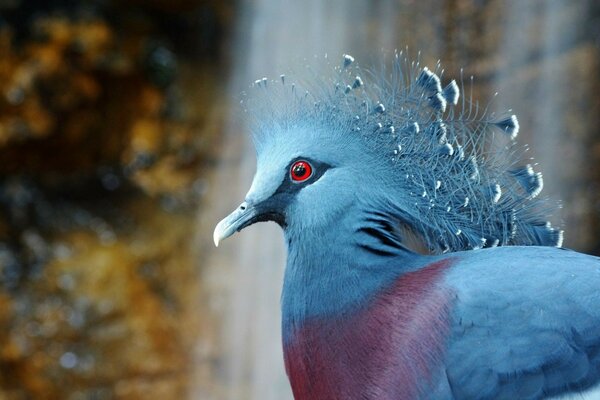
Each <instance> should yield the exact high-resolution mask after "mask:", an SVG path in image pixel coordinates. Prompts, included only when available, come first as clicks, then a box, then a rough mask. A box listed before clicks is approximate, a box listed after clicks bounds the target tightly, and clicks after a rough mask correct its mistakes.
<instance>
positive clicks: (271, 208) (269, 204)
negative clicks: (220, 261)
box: [213, 197, 286, 247]
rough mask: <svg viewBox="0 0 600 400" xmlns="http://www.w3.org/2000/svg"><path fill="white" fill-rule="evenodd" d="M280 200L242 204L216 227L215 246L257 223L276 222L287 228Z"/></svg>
mask: <svg viewBox="0 0 600 400" xmlns="http://www.w3.org/2000/svg"><path fill="white" fill-rule="evenodd" d="M278 200H280V199H278V198H277V197H274V198H273V197H272V198H270V199H268V200H266V201H262V202H258V203H256V204H254V203H252V202H249V201H245V202H243V203H242V204H240V206H239V207H238V208H237V209H236V210H235V211H234V212H232V213H231V214H229V215H228V216H227V217H225V218H223V220H222V221H221V222H219V223H218V224H217V226H216V227H215V231H214V233H213V240H214V242H215V246H217V247H219V243H221V241H222V240H224V239H227V238H228V237H229V236H231V235H233V234H234V233H235V232H239V231H241V230H242V229H244V228H245V227H247V226H250V225H252V224H254V223H256V222H264V221H274V222H276V223H277V224H279V226H281V227H285V225H286V223H285V217H284V215H283V212H282V211H280V210H281V209H282V208H281V203H280V202H279V201H278Z"/></svg>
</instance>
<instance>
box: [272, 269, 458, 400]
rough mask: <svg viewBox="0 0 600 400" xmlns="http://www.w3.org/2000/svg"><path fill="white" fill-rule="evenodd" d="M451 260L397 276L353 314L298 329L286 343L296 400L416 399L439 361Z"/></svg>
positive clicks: (447, 308)
mask: <svg viewBox="0 0 600 400" xmlns="http://www.w3.org/2000/svg"><path fill="white" fill-rule="evenodd" d="M450 263H451V261H450V260H443V261H439V262H436V263H432V264H430V265H428V266H426V267H424V268H421V269H419V270H418V271H415V272H410V273H406V274H403V275H402V276H401V277H400V278H398V279H397V280H396V281H395V282H394V283H393V284H392V285H390V286H389V287H387V288H386V289H385V290H383V291H381V292H380V293H378V294H377V295H376V296H374V297H372V298H371V300H370V301H369V302H368V304H366V305H365V306H363V307H361V308H360V310H359V311H357V312H354V313H349V315H340V316H336V317H334V318H332V317H329V318H315V319H312V320H308V321H304V322H303V323H302V324H300V326H299V327H297V328H295V330H294V331H293V332H289V335H288V337H287V339H286V341H285V345H284V353H285V363H286V370H287V373H288V377H289V379H290V382H291V385H292V390H293V392H294V397H295V399H296V400H315V399H318V400H333V399H340V400H342V399H343V400H353V399H361V400H365V399H378V400H400V399H415V398H418V397H419V396H420V393H421V391H422V390H426V388H427V387H428V386H429V385H431V384H433V382H432V371H433V370H434V368H435V367H436V365H437V364H439V363H440V362H441V359H442V357H443V355H444V348H445V343H446V338H447V336H448V331H449V321H448V316H449V311H450V303H451V299H452V294H451V292H450V291H449V290H447V289H445V288H444V287H443V285H442V282H441V278H442V275H443V271H444V270H445V269H446V268H447V267H448V266H449V265H450Z"/></svg>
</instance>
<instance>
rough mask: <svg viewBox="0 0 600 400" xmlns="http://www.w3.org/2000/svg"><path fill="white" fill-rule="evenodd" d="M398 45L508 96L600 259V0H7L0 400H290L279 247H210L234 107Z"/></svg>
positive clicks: (241, 172) (246, 153) (238, 188)
mask: <svg viewBox="0 0 600 400" xmlns="http://www.w3.org/2000/svg"><path fill="white" fill-rule="evenodd" d="M405 46H409V49H410V51H411V53H412V54H416V52H417V50H421V58H422V60H423V63H424V64H426V65H433V64H434V63H435V62H436V60H437V59H441V61H442V63H443V65H444V66H445V68H446V72H445V76H446V77H456V76H458V75H459V73H460V68H462V67H464V74H465V76H467V77H468V76H470V75H474V76H475V86H474V95H475V96H476V97H477V98H479V99H480V100H481V101H483V102H486V101H488V100H489V99H490V98H491V97H492V95H493V94H494V92H496V91H499V92H500V94H499V95H498V97H497V99H496V100H495V103H494V104H495V106H494V107H497V109H498V110H504V109H506V108H512V109H513V110H514V111H515V113H516V114H517V115H518V116H519V121H520V124H521V134H520V141H521V143H528V144H530V145H531V152H530V153H529V154H531V155H532V156H534V157H535V159H536V160H537V161H538V162H539V163H540V167H539V168H538V169H540V170H541V171H542V172H544V180H545V184H546V189H545V191H546V194H548V195H550V196H552V197H554V198H557V199H562V200H563V204H564V208H563V210H562V211H561V213H560V215H558V216H557V221H558V222H560V221H561V220H562V221H563V226H564V227H565V229H566V241H565V245H566V246H567V247H571V248H575V249H577V250H580V251H586V252H590V253H594V254H600V240H599V239H598V238H599V237H600V220H599V218H600V190H599V186H598V185H599V184H600V132H598V125H599V123H600V95H598V93H600V74H599V72H600V3H598V2H597V1H594V0H578V1H569V0H527V1H521V0H443V1H436V0H419V1H417V0H372V1H368V0H329V1H326V0H322V1H319V0H303V1H298V0H170V1H166V0H147V1H143V0H122V1H117V0H87V1H68V0H0V400H3V399H11V400H12V399H113V398H117V399H184V398H190V399H260V400H265V399H273V400H281V399H288V398H290V394H289V390H288V389H287V383H286V381H285V377H284V374H283V367H282V363H281V360H280V358H281V355H280V353H279V350H278V348H279V339H278V338H279V332H278V311H277V310H278V304H277V303H278V292H279V288H280V284H281V282H280V275H281V266H282V262H283V261H282V260H283V257H284V255H283V250H282V245H281V243H280V242H281V240H280V233H279V232H278V230H277V228H274V227H269V226H268V227H256V228H255V227H252V228H251V230H253V231H250V230H249V232H248V233H246V232H245V233H244V234H243V235H242V236H243V237H242V238H239V239H238V238H235V239H232V243H225V244H224V246H223V247H222V248H220V249H219V250H220V252H215V251H214V250H213V249H212V243H211V241H210V237H211V233H212V228H213V227H214V223H215V222H216V221H218V219H219V218H220V217H222V216H223V215H224V213H225V212H227V210H228V209H230V208H233V207H235V205H236V204H237V203H239V202H240V201H241V199H242V196H243V193H245V191H246V190H247V187H248V185H249V179H250V177H251V175H252V172H253V159H252V157H253V150H252V149H251V147H249V145H248V143H247V141H246V140H245V138H244V135H243V130H244V128H243V127H244V125H243V122H240V121H239V120H238V119H237V118H236V115H237V114H238V112H239V109H238V108H237V106H236V105H237V100H236V98H237V97H236V96H237V93H239V92H240V91H242V90H244V89H245V88H246V86H247V83H249V82H250V81H252V80H254V79H255V78H257V77H262V76H265V75H267V76H278V74H279V73H282V72H287V70H288V69H289V68H290V67H293V65H294V64H295V63H297V62H298V60H302V59H303V57H306V58H307V59H312V58H313V56H315V55H318V56H319V57H321V56H322V55H323V54H325V53H327V54H328V55H329V57H330V58H334V57H340V58H341V54H342V53H351V54H353V55H354V56H356V57H357V59H358V61H359V62H360V63H361V64H362V65H363V66H369V65H373V63H374V62H376V61H377V60H379V57H380V55H381V51H382V49H384V50H393V49H394V48H404V47H405ZM275 74H277V75H275Z"/></svg>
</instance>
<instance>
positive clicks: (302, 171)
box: [290, 161, 312, 182]
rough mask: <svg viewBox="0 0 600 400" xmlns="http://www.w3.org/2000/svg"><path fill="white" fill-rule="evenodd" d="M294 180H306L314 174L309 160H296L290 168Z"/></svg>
mask: <svg viewBox="0 0 600 400" xmlns="http://www.w3.org/2000/svg"><path fill="white" fill-rule="evenodd" d="M290 175H291V176H292V180H294V181H296V182H304V181H305V180H307V179H308V178H310V176H311V175H312V167H311V166H310V164H309V163H308V161H296V162H295V163H294V164H292V168H290Z"/></svg>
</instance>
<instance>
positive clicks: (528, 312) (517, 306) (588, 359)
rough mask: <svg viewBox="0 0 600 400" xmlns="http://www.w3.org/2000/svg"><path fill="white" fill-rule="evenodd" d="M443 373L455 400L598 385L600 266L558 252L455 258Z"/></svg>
mask: <svg viewBox="0 0 600 400" xmlns="http://www.w3.org/2000/svg"><path fill="white" fill-rule="evenodd" d="M458 257H459V260H460V262H459V263H457V265H456V266H455V267H454V268H453V269H452V271H451V272H450V273H449V274H448V276H447V283H448V285H449V286H450V287H451V288H452V289H453V290H455V293H456V307H455V311H454V315H453V327H452V336H451V339H450V344H449V348H448V354H447V359H446V365H445V367H446V373H447V376H448V381H449V383H450V387H451V390H452V394H453V397H454V398H456V399H475V398H477V399H497V398H507V399H508V398H510V399H516V398H518V399H538V398H543V397H544V396H547V395H554V394H560V393H564V392H570V391H574V392H577V391H580V390H584V389H586V388H588V387H590V386H592V385H593V384H594V383H595V382H597V381H598V380H599V379H600V372H599V368H600V259H598V258H596V257H592V256H588V255H584V254H580V253H576V252H571V251H565V250H562V249H552V248H542V247H512V248H510V247H505V248H502V247H499V248H494V249H486V250H480V251H472V252H468V253H467V252H465V253H458Z"/></svg>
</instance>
